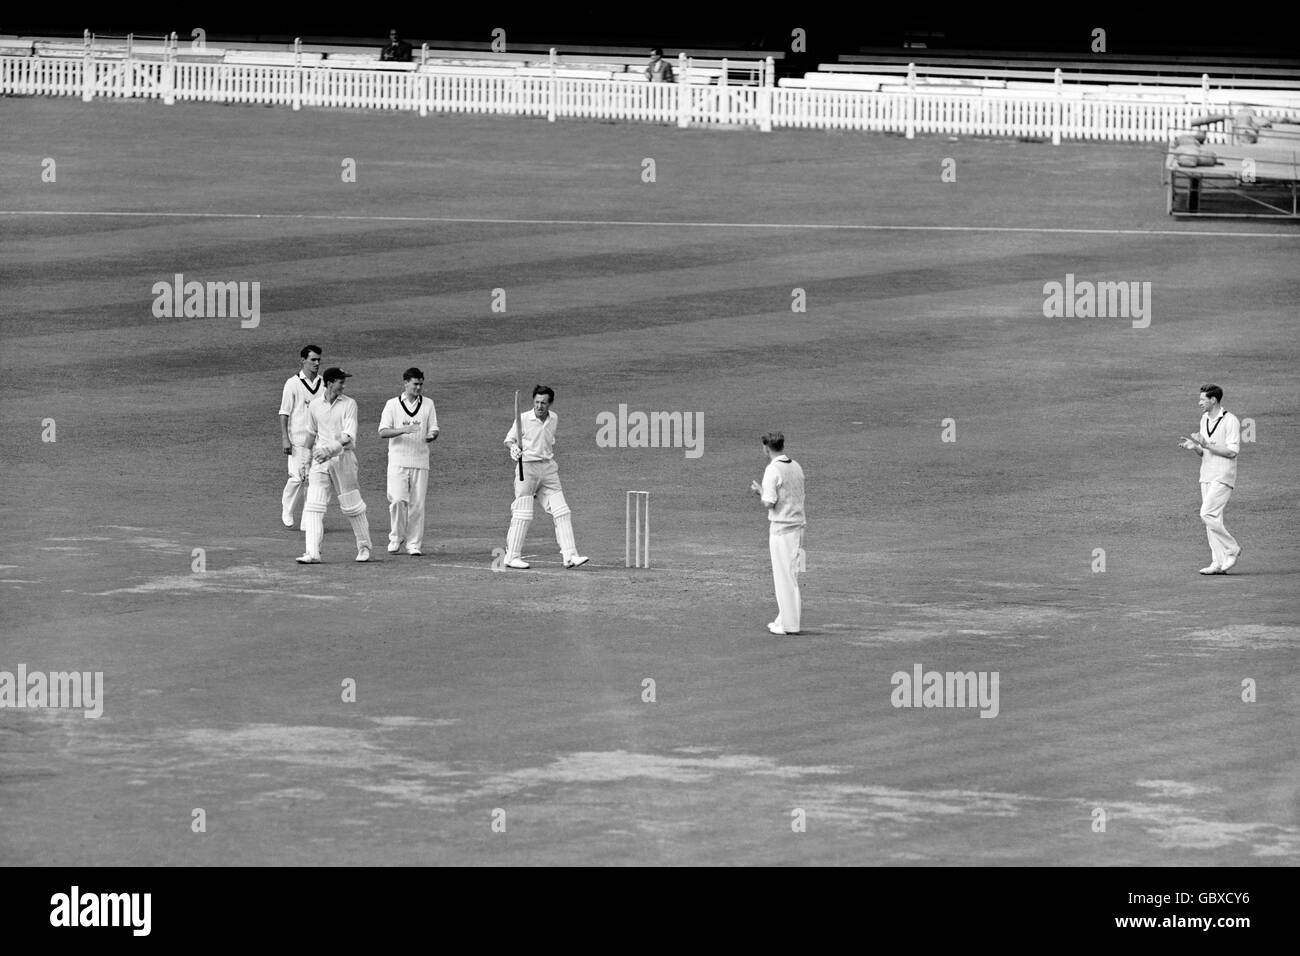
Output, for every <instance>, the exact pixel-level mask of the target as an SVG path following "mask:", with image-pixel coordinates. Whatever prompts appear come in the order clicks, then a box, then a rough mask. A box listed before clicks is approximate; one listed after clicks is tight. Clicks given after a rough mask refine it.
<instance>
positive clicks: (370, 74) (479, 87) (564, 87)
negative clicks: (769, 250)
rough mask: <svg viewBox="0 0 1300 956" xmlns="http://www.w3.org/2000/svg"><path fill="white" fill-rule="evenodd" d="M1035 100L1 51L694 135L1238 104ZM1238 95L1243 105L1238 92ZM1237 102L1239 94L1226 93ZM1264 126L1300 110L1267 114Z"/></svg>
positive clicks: (337, 98) (10, 79) (1069, 131)
mask: <svg viewBox="0 0 1300 956" xmlns="http://www.w3.org/2000/svg"><path fill="white" fill-rule="evenodd" d="M1044 88H1045V91H1044V92H1038V91H1033V92H1026V91H1022V90H990V89H973V90H942V91H936V90H922V89H916V90H899V89H893V90H891V91H888V92H878V91H867V90H827V89H815V88H801V89H799V88H790V87H774V86H770V85H767V86H748V85H731V84H729V83H728V82H727V81H726V78H725V74H724V75H723V77H721V78H720V80H719V82H718V84H717V85H697V84H686V83H644V82H632V81H630V80H627V79H590V78H581V77H571V76H564V75H563V74H562V73H560V71H559V70H558V69H556V70H551V71H550V72H549V75H548V74H547V73H546V72H544V71H543V72H542V73H541V74H540V75H538V72H537V71H535V70H534V71H531V74H528V75H526V74H517V73H515V72H513V71H498V70H487V69H473V68H470V69H465V70H463V71H457V70H455V69H452V68H448V67H434V66H419V65H411V66H410V68H409V69H404V70H394V69H391V68H388V69H379V68H365V67H361V66H358V67H353V68H344V67H331V66H329V65H328V64H327V63H324V64H322V63H315V64H305V63H302V62H298V63H295V64H294V65H265V64H236V63H225V62H186V61H184V60H182V59H178V58H176V57H174V56H169V55H165V56H162V57H161V58H159V57H158V56H153V57H149V58H142V57H132V56H130V55H127V56H122V55H115V56H111V57H101V56H96V55H93V54H92V53H90V52H89V51H88V52H87V54H86V55H84V56H82V57H80V58H72V57H41V56H3V55H0V95H6V94H7V95H20V96H77V95H80V96H81V97H82V99H83V100H85V101H87V102H89V101H90V100H92V99H94V98H95V97H97V96H108V97H149V98H158V99H162V100H163V102H165V103H174V102H175V101H176V100H178V99H180V100H191V101H201V102H217V103H259V104H275V105H282V106H289V107H291V108H292V109H300V108H302V107H304V106H306V107H334V108H353V109H389V110H410V111H418V112H419V113H420V115H421V116H425V115H427V114H428V113H430V112H448V113H457V112H462V113H500V114H511V115H519V116H537V117H541V116H545V117H546V118H547V119H549V120H552V121H554V120H556V119H559V118H568V117H572V118H583V119H604V120H631V121H639V122H653V123H676V124H677V125H678V126H693V125H705V126H709V125H740V126H752V127H757V128H759V129H762V130H764V131H767V130H771V129H773V128H777V127H790V128H804V129H845V130H866V131H876V132H892V133H902V134H904V135H906V136H908V137H909V138H910V137H912V136H914V135H916V134H917V133H921V134H926V133H946V134H961V135H975V136H1016V137H1032V138H1043V139H1051V140H1052V142H1054V143H1059V142H1060V141H1061V140H1062V139H1085V140H1088V139H1100V140H1124V141H1130V142H1133V141H1137V142H1155V141H1162V140H1164V139H1166V138H1167V135H1168V132H1169V131H1170V130H1172V129H1178V128H1183V127H1186V126H1188V125H1189V124H1190V123H1191V122H1192V120H1194V119H1196V118H1197V117H1198V116H1200V115H1203V114H1204V113H1205V112H1206V111H1207V110H1209V109H1223V108H1224V106H1225V105H1226V104H1227V102H1228V101H1227V100H1226V99H1224V98H1222V97H1215V96H1213V95H1211V94H1208V93H1206V94H1205V96H1203V97H1200V98H1199V99H1201V102H1186V101H1183V102H1177V101H1172V100H1171V99H1170V98H1169V97H1161V96H1158V95H1156V96H1140V95H1133V96H1128V97H1124V96H1118V95H1117V96H1114V97H1107V98H1091V99H1086V98H1079V97H1077V96H1072V95H1070V94H1068V93H1066V92H1065V91H1064V90H1062V88H1061V86H1060V84H1059V83H1057V84H1056V85H1055V86H1053V85H1052V84H1051V83H1045V84H1044ZM1239 94H1240V91H1235V92H1234V95H1239ZM1225 95H1226V94H1225ZM1258 112H1259V114H1260V115H1261V117H1263V118H1280V117H1283V116H1286V115H1288V112H1291V113H1292V114H1293V113H1294V111H1288V110H1286V109H1285V108H1283V107H1261V108H1259V109H1258Z"/></svg>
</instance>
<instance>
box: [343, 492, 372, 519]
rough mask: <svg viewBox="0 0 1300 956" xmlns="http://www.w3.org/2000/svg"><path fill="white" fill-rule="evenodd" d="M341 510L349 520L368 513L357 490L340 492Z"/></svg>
mask: <svg viewBox="0 0 1300 956" xmlns="http://www.w3.org/2000/svg"><path fill="white" fill-rule="evenodd" d="M339 508H340V509H341V510H342V511H343V513H344V514H345V515H347V516H348V517H349V518H351V517H353V516H356V517H360V516H361V515H363V514H365V513H366V503H365V502H364V501H362V500H361V492H360V491H358V490H356V489H355V488H354V489H353V490H352V491H342V492H339Z"/></svg>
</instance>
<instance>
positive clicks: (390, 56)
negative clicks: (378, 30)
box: [379, 30, 411, 63]
mask: <svg viewBox="0 0 1300 956" xmlns="http://www.w3.org/2000/svg"><path fill="white" fill-rule="evenodd" d="M379 59H381V60H391V61H392V62H394V63H410V62H411V44H409V43H407V42H406V41H405V40H403V39H402V38H401V37H399V36H398V35H397V31H396V30H389V31H388V46H386V47H384V48H383V50H381V51H380V53H379Z"/></svg>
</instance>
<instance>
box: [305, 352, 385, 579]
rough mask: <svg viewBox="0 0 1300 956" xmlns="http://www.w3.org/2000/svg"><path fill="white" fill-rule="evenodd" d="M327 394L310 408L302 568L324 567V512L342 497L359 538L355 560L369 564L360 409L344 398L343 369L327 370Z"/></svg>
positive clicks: (343, 510) (368, 531) (344, 373)
mask: <svg viewBox="0 0 1300 956" xmlns="http://www.w3.org/2000/svg"><path fill="white" fill-rule="evenodd" d="M321 377H322V379H323V380H324V382H325V394H323V395H322V396H321V397H320V398H318V399H316V401H314V402H312V403H311V404H310V405H309V406H307V447H308V448H310V449H311V466H310V472H309V473H308V478H307V503H306V504H305V505H303V506H302V528H303V531H305V532H306V534H307V550H306V552H305V553H304V554H303V555H302V557H300V558H299V559H298V563H299V564H320V546H321V540H322V539H323V538H324V537H325V506H326V505H328V504H329V502H330V494H331V492H332V493H333V494H336V495H338V498H339V508H340V509H341V510H342V512H343V513H344V514H345V515H347V518H348V521H350V522H351V523H352V533H353V534H354V535H356V538H357V560H358V561H369V560H370V523H369V522H368V521H367V520H366V503H365V502H364V501H362V500H361V490H360V487H359V486H358V484H357V456H356V442H357V403H356V402H354V401H353V400H352V399H350V398H348V396H346V395H344V394H343V386H344V385H345V384H346V381H347V379H349V378H351V377H352V376H351V375H349V374H348V373H347V372H345V371H343V370H342V369H341V368H327V369H326V370H325V374H324V375H323V376H321Z"/></svg>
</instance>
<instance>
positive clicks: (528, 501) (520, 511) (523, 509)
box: [510, 495, 533, 521]
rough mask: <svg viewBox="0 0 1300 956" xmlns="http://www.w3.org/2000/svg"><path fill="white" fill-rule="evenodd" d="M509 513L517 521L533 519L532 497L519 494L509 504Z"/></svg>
mask: <svg viewBox="0 0 1300 956" xmlns="http://www.w3.org/2000/svg"><path fill="white" fill-rule="evenodd" d="M510 514H511V516H512V517H513V518H514V519H515V520H517V521H532V520H533V499H532V498H529V497H527V496H526V495H520V496H519V497H518V498H516V499H515V501H514V504H512V505H511V506H510Z"/></svg>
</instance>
